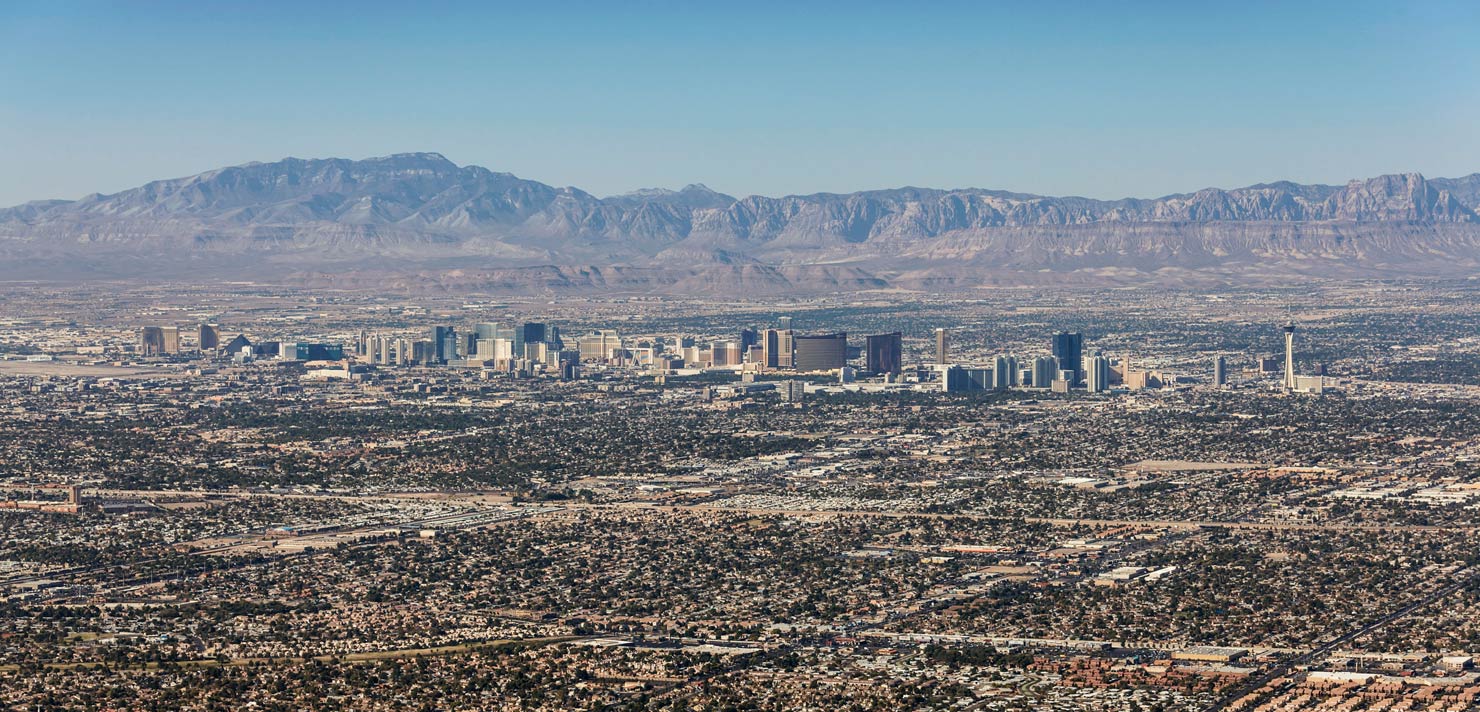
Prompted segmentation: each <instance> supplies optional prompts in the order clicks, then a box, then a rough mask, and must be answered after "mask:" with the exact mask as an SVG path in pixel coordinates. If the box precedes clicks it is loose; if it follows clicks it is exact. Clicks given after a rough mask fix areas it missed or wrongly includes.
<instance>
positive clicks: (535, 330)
mask: <svg viewBox="0 0 1480 712" xmlns="http://www.w3.org/2000/svg"><path fill="white" fill-rule="evenodd" d="M519 332H520V334H519V335H520V342H521V343H524V344H539V343H543V342H544V341H545V340H546V339H545V325H544V324H541V323H539V322H533V321H531V322H527V323H526V324H525V325H524V326H521V327H519Z"/></svg>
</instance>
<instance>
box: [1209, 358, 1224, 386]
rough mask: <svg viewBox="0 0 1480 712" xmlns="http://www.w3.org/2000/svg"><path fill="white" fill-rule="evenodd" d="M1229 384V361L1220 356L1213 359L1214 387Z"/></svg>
mask: <svg viewBox="0 0 1480 712" xmlns="http://www.w3.org/2000/svg"><path fill="white" fill-rule="evenodd" d="M1227 383H1228V360H1227V359H1225V358H1223V357H1222V356H1219V357H1217V358H1215V359H1213V385H1215V386H1222V385H1226V384H1227Z"/></svg>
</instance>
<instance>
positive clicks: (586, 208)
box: [0, 153, 1480, 291]
mask: <svg viewBox="0 0 1480 712" xmlns="http://www.w3.org/2000/svg"><path fill="white" fill-rule="evenodd" d="M1477 206H1480V174H1474V175H1470V176H1466V177H1463V178H1456V179H1427V178H1425V177H1423V176H1421V175H1418V174H1401V175H1385V176H1379V177H1376V178H1371V179H1367V180H1354V181H1351V182H1349V183H1347V184H1346V185H1344V186H1329V185H1300V184H1295V183H1289V182H1278V183H1268V184H1260V185H1254V186H1249V187H1246V188H1238V189H1232V190H1222V189H1214V188H1209V189H1204V190H1200V191H1197V192H1194V193H1186V194H1177V195H1169V196H1164V197H1161V198H1155V199H1130V198H1128V199H1123V200H1110V201H1106V200H1093V199H1088V198H1076V197H1063V198H1059V197H1046V196H1038V195H1031V194H1024V193H1012V192H1007V191H999V190H981V189H957V190H940V189H926V188H912V187H906V188H898V189H891V190H875V191H864V192H858V193H850V194H829V193H818V194H813V195H793V196H784V197H778V198H772V197H764V196H749V197H744V198H734V197H731V196H728V195H725V194H722V193H718V192H716V191H713V190H711V189H709V188H707V187H705V186H703V185H699V184H695V185H690V186H687V187H685V188H683V189H681V190H677V191H673V190H661V189H650V190H643V191H636V192H633V193H628V194H624V195H619V196H611V197H607V198H598V197H596V196H594V195H591V194H590V193H587V192H585V191H582V190H580V189H578V188H571V187H565V188H556V187H552V186H549V185H546V184H543V183H540V182H537V181H530V180H525V179H521V178H518V177H516V176H514V175H511V174H508V173H495V172H493V171H489V170H487V169H485V168H481V167H478V166H458V165H456V164H454V163H452V162H451V161H449V160H447V159H446V158H444V157H442V156H441V155H439V154H435V153H413V154H398V155H393V156H388V157H384V158H372V159H366V160H362V161H353V160H346V159H309V160H305V159H294V158H289V159H284V160H282V161H277V162H274V163H250V164H246V165H241V166H233V167H229V168H222V169H219V170H214V171H209V172H206V173H202V174H199V175H195V176H190V177H186V178H179V179H172V180H163V181H155V182H152V183H148V184H146V185H143V186H140V187H138V188H134V189H130V190H125V191H122V192H119V193H115V194H112V195H90V196H87V197H85V198H82V199H80V200H76V201H58V200H52V201H40V202H34V203H27V204H25V205H21V206H17V207H14V208H9V209H3V210H0V277H4V278H11V279H16V278H24V279H34V278H131V277H135V276H150V277H156V278H157V277H159V276H160V275H175V276H177V277H182V278H183V277H184V276H185V274H189V275H196V276H201V277H223V278H224V277H231V276H244V277H255V278H261V277H263V276H266V275H274V276H277V277H280V278H285V279H298V280H304V281H312V282H315V283H338V284H346V285H348V284H350V283H352V282H354V281H355V280H354V279H352V278H351V276H352V275H381V276H382V278H385V275H396V274H401V275H404V274H411V273H418V274H431V275H437V274H443V273H447V272H457V273H458V275H461V276H460V277H457V278H456V279H451V280H450V283H453V284H458V285H461V286H460V287H459V288H479V285H478V283H477V280H476V279H472V281H471V282H469V281H468V280H467V279H465V278H466V277H467V275H474V274H484V275H497V277H489V278H488V279H486V280H484V282H485V284H484V286H485V287H487V288H491V289H516V290H526V289H534V290H554V291H559V290H564V289H623V288H624V286H623V283H627V282H630V284H631V287H632V288H633V289H639V290H662V289H671V290H678V291H684V290H688V289H699V288H703V289H726V288H744V289H749V288H764V289H772V290H775V289H781V290H809V291H810V290H818V289H821V290H827V289H859V288H870V289H871V288H882V287H890V286H893V287H903V288H912V289H930V288H963V287H971V286H980V285H986V284H996V283H1003V282H1007V283H1038V282H1042V281H1044V280H1043V279H1042V277H1041V276H1033V275H1034V274H1035V273H1045V272H1046V273H1048V274H1050V275H1054V274H1057V275H1061V276H1063V277H1064V278H1065V279H1066V280H1068V281H1081V280H1090V281H1095V280H1100V281H1105V280H1109V281H1116V280H1128V281H1136V280H1137V279H1140V280H1146V281H1149V280H1158V279H1160V280H1167V279H1174V277H1172V275H1179V276H1178V277H1176V278H1175V279H1182V278H1187V279H1191V280H1192V281H1197V280H1199V279H1211V280H1235V279H1241V278H1263V277H1270V278H1274V277H1275V276H1278V275H1301V276H1306V277H1336V278H1348V277H1363V276H1366V277H1381V276H1407V277H1424V276H1441V277H1443V276H1471V275H1473V274H1475V273H1476V271H1477V266H1480V215H1477ZM593 270H595V271H593ZM182 273H185V274H182ZM582 274H585V275H587V277H586V278H582V277H580V275H582ZM596 274H600V275H602V277H601V278H595V277H592V276H591V275H596ZM706 274H708V275H709V277H706V276H705V275H706ZM520 275H532V276H531V277H530V279H529V280H528V283H521V277H520ZM552 275H554V277H552ZM611 275H625V276H626V277H624V278H623V279H619V280H618V283H615V284H614V283H612V281H611ZM633 275H642V276H641V277H633ZM427 282H428V283H431V284H436V283H444V282H448V280H442V279H429V280H427ZM682 285H689V286H687V287H685V286H682Z"/></svg>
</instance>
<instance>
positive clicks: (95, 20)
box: [0, 0, 1480, 205]
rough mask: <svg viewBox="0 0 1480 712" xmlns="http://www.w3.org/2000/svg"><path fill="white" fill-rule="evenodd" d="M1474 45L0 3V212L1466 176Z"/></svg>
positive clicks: (563, 11) (1328, 37) (1003, 15)
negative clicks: (36, 206)
mask: <svg viewBox="0 0 1480 712" xmlns="http://www.w3.org/2000/svg"><path fill="white" fill-rule="evenodd" d="M413 5H415V6H416V7H417V9H416V10H414V11H413V10H411V9H410V8H411V7H412V6H413ZM802 5H805V7H802ZM1477 30H1480V3H1477V2H1474V1H1473V0H1469V1H1468V2H1432V3H1424V2H1402V1H1398V2H1394V1H1393V0H1384V1H1383V2H1358V1H1350V0H1349V1H1346V2H1331V3H1319V2H1270V3H1261V2H1237V3H1205V2H1175V3H1173V2H1167V3H1134V2H1108V1H1106V2H1085V3H1048V2H1045V3H1034V2H1021V1H1017V2H1012V3H1000V4H997V3H987V2H964V3H959V4H957V3H897V4H883V3H865V2H848V3H836V4H833V3H820V2H814V3H774V4H770V3H762V2H753V1H748V2H737V3H706V2H675V3H645V2H603V3H579V2H561V1H559V0H552V1H550V2H523V3H520V4H519V5H510V6H508V7H496V6H494V5H493V4H492V3H488V4H485V3H467V4H461V3H435V2H426V3H408V2H394V3H389V2H388V3H374V2H357V3H343V4H327V3H308V2H282V3H272V2H261V1H254V2H240V3H220V2H201V1H200V0H195V1H193V2H181V3H170V2H117V3H82V2H76V3H69V2H64V1H62V0H49V1H46V2H36V3H27V2H21V1H19V0H8V1H7V2H4V3H3V4H0V205H11V204H15V203H20V202H24V201H27V200H33V199H39V198H54V197H62V198H76V197H80V196H82V195H84V194H87V193H91V192H94V191H97V192H105V193H106V192H113V191H117V190H121V189H124V188H128V187H132V186H134V185H138V184H141V183H144V182H146V181H148V180H152V179H157V178H170V177H178V176H182V175H189V174H192V173H197V172H200V171H203V170H208V169H211V168H217V167H220V166H224V165H232V164H238V163H245V162H248V161H270V160H277V159H279V158H283V157H286V156H297V157H328V156H339V157H347V158H363V157H367V156H376V155H385V154H389V153H399V152H409V151H437V152H440V153H442V154H444V155H446V156H447V157H448V158H450V159H452V160H453V161H456V162H457V163H460V164H467V163H475V164H478V165H482V166H486V167H488V168H490V169H493V170H498V171H509V172H513V173H515V174H518V175H520V176H522V177H526V178H533V179H536V180H541V181H544V182H547V183H552V184H555V185H576V186H579V187H582V188H584V189H587V190H590V191H592V192H594V193H597V194H599V195H605V194H610V193H615V192H624V191H627V190H631V189H635V188H640V187H647V186H664V187H679V186H682V185H683V184H686V183H690V182H704V183H707V184H709V185H710V186H711V187H713V188H715V189H717V190H723V191H726V192H730V193H735V194H741V195H744V194H751V193H762V194H771V195H776V194H783V193H798V192H817V191H835V192H842V191H851V190H858V189H865V188H884V187H894V186H901V185H919V186H931V187H967V186H971V187H982V188H1005V189H1013V190H1021V191H1028V192H1037V193H1046V194H1054V195H1065V194H1077V195H1087V196H1092V197H1100V198H1115V197H1124V196H1128V195H1134V196H1157V195H1162V194H1166V193H1171V192H1181V191H1187V190H1195V189H1197V188H1202V187H1206V186H1220V187H1236V186H1240V185H1247V184H1250V183H1256V182H1260V181H1266V180H1274V179H1285V178H1288V179H1293V180H1299V181H1307V182H1328V183H1329V182H1343V181H1345V180H1346V179H1348V178H1353V177H1367V176H1371V175H1376V174H1380V173H1386V172H1398V171H1420V172H1423V173H1425V174H1427V175H1430V176H1455V175H1464V174H1468V173H1472V172H1475V171H1480V41H1477V40H1476V34H1477Z"/></svg>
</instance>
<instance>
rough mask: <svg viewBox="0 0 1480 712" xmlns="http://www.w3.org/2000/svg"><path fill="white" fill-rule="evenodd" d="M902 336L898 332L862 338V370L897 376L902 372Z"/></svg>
mask: <svg viewBox="0 0 1480 712" xmlns="http://www.w3.org/2000/svg"><path fill="white" fill-rule="evenodd" d="M903 342H904V336H903V335H902V334H900V333H899V332H898V331H896V332H894V333H892V334H877V335H874V336H867V337H864V368H865V370H867V371H869V372H870V373H881V374H882V373H892V374H894V375H896V376H897V375H899V373H900V372H901V371H902V370H904V344H903Z"/></svg>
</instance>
